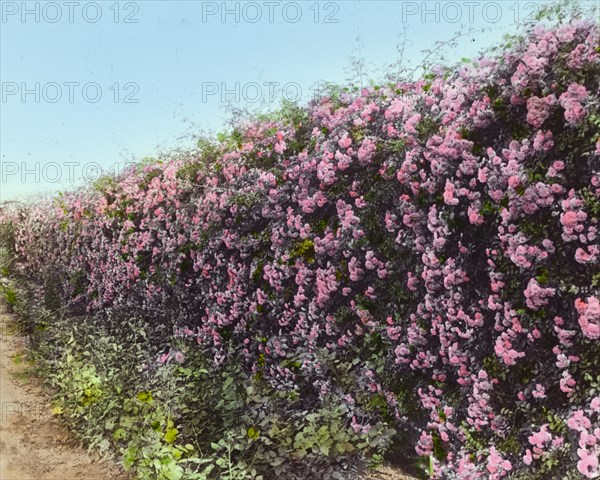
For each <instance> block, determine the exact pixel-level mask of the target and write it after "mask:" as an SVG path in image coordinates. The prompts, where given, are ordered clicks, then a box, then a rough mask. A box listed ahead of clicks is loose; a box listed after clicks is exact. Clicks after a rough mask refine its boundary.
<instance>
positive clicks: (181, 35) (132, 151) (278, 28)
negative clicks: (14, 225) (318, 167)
mask: <svg viewBox="0 0 600 480" xmlns="http://www.w3.org/2000/svg"><path fill="white" fill-rule="evenodd" d="M75 4H76V5H75ZM23 7H25V8H23ZM536 9H537V7H536V5H535V4H534V3H533V2H526V1H525V2H524V1H521V2H518V1H498V2H488V1H472V2H467V1H464V2H463V1H456V2H453V1H449V2H447V1H439V2H437V1H428V2H424V1H404V2H401V1H364V2H360V1H336V2H328V1H321V2H316V1H312V0H310V1H305V2H286V1H272V2H263V1H257V2H221V1H219V2H202V1H156V0H153V1H137V2H115V1H106V2H104V1H100V2H86V1H79V2H73V3H71V4H69V2H61V1H57V2H21V1H18V2H7V1H2V2H1V12H0V13H1V18H0V80H1V82H2V92H1V93H2V96H1V98H0V109H1V112H0V125H1V127H0V162H1V164H0V177H1V178H0V201H4V200H12V199H24V198H28V197H32V196H39V195H47V194H50V193H53V192H57V191H59V190H68V189H72V188H75V187H76V186H77V185H80V184H81V182H82V181H84V179H88V180H90V179H93V178H94V177H95V176H96V175H97V174H98V170H99V169H101V170H102V171H104V172H110V171H115V170H119V169H120V168H122V166H123V165H125V164H126V163H127V162H129V161H133V160H136V159H138V160H139V159H141V158H143V157H145V156H154V155H156V154H157V152H159V151H163V152H164V151H168V150H169V149H172V148H176V147H183V148H186V147H191V146H193V140H192V138H191V135H193V134H194V133H197V132H199V131H200V130H204V131H206V132H217V131H220V130H222V129H223V128H224V125H225V121H226V119H227V114H226V112H225V109H224V107H225V104H226V103H227V102H231V103H233V104H234V106H237V107H242V108H243V107H251V108H261V109H263V110H265V109H268V108H269V107H272V108H274V107H276V106H277V104H278V103H279V102H280V100H281V98H282V97H286V98H294V97H295V96H297V95H299V94H301V95H302V100H303V101H306V100H308V99H309V98H310V97H311V95H313V94H314V92H312V91H311V86H312V87H314V86H315V85H316V84H317V82H319V81H330V82H334V83H337V84H342V83H344V80H345V79H346V78H348V66H349V63H350V61H349V58H350V57H351V56H355V57H356V56H358V55H360V56H361V57H362V58H364V60H365V61H366V62H367V64H368V65H370V66H371V67H379V68H380V67H382V66H384V65H387V64H390V63H393V62H394V61H396V60H397V59H398V58H399V54H398V50H397V47H398V45H399V43H400V42H401V41H402V38H403V34H405V36H406V48H405V54H404V57H405V59H406V60H407V61H410V62H412V63H413V64H416V63H418V62H419V61H420V60H421V59H422V58H423V53H422V51H423V50H425V49H428V48H432V47H433V46H434V45H435V42H436V41H444V40H448V39H449V38H451V37H452V36H453V35H454V34H455V33H456V32H457V31H460V30H462V31H466V30H467V29H469V28H471V27H472V28H477V29H481V28H485V29H486V31H485V32H484V33H481V32H480V33H475V34H473V35H468V36H465V37H464V38H463V39H462V40H461V43H460V47H459V48H453V49H449V50H445V51H444V55H443V56H444V59H445V61H448V62H452V61H457V60H459V59H460V58H461V57H473V56H476V54H477V52H478V50H480V49H482V48H485V47H487V46H489V45H492V44H493V43H495V42H496V41H498V40H499V39H500V38H501V37H502V35H503V34H504V33H505V32H513V31H515V29H516V26H515V22H523V21H527V18H528V15H529V14H531V13H534V12H535V10H536ZM357 37H358V38H360V40H357ZM359 47H360V48H359ZM277 84H278V85H277ZM282 86H286V92H285V93H283V92H281V91H280V88H281V87H282ZM257 98H262V99H263V100H264V101H263V102H262V103H261V101H255V100H256V99H257Z"/></svg>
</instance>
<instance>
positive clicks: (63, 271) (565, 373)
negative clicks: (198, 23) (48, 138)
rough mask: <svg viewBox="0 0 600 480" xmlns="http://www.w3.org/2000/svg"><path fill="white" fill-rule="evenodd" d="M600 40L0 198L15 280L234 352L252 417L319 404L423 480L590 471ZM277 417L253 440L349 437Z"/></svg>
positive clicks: (260, 125)
mask: <svg viewBox="0 0 600 480" xmlns="http://www.w3.org/2000/svg"><path fill="white" fill-rule="evenodd" d="M598 45H599V28H598V26H597V25H595V24H592V23H587V22H584V21H572V22H570V23H569V24H566V25H560V26H558V27H553V28H546V27H543V26H538V27H536V28H535V29H532V31H530V32H529V33H528V34H527V35H526V36H524V37H523V38H521V39H520V40H519V41H518V42H516V44H515V45H514V46H512V47H510V48H508V49H507V50H505V51H504V52H503V54H502V55H501V56H499V57H494V58H481V59H479V60H478V61H476V62H473V63H470V64H468V65H466V66H464V67H462V68H461V69H459V70H458V71H450V70H449V69H438V70H437V71H436V73H431V74H427V75H426V76H425V77H424V78H423V79H421V80H418V81H414V82H402V83H399V84H396V85H392V86H385V87H369V88H365V89H362V90H361V91H360V92H359V94H357V95H350V94H343V95H341V96H339V97H337V98H334V97H326V98H323V99H321V100H320V101H318V102H315V103H314V104H312V105H310V107H309V108H307V109H300V108H292V109H290V110H289V111H287V112H284V113H286V114H284V115H282V117H281V118H280V119H278V120H272V121H266V120H265V121H258V122H254V123H250V124H247V125H245V126H244V127H243V128H240V129H239V130H236V131H235V132H234V133H233V134H232V135H230V136H229V137H227V138H223V139H222V140H223V141H221V142H219V143H210V142H203V143H202V144H201V145H200V150H199V152H198V154H197V155H195V156H194V157H193V158H189V159H180V158H175V159H171V160H168V161H164V162H155V163H151V164H146V165H141V166H139V167H138V168H136V169H132V170H130V171H128V172H127V173H126V174H124V175H122V176H120V177H118V178H116V179H105V180H104V181H103V182H100V183H98V184H96V185H95V187H94V188H89V189H85V190H83V191H78V192H73V193H68V194H65V195H62V196H60V197H58V198H54V199H52V200H48V201H46V202H40V203H37V204H35V205H31V206H29V207H27V208H26V209H24V210H21V211H20V212H19V215H20V218H12V217H11V218H8V217H9V215H8V214H5V217H6V218H5V221H6V220H9V219H10V220H11V221H12V223H13V224H14V226H15V227H14V228H15V242H16V251H17V253H18V258H19V261H20V268H21V270H20V272H21V275H22V276H23V277H26V278H27V279H28V280H29V281H30V282H34V284H35V285H37V286H38V288H40V289H41V292H43V293H44V294H49V293H51V294H52V296H53V298H56V302H57V306H58V307H60V308H62V309H63V310H64V311H67V312H69V313H70V314H71V315H81V314H86V313H87V314H93V315H96V316H99V317H98V318H102V315H104V314H106V312H113V313H118V315H119V316H121V317H126V316H132V317H141V318H143V319H145V321H146V322H147V324H148V325H150V326H151V327H152V326H159V325H160V326H164V325H167V326H168V327H169V328H171V327H172V329H173V338H174V339H175V338H176V339H179V341H181V339H184V340H186V341H187V342H188V348H190V349H192V346H191V345H194V344H195V345H197V348H198V349H200V350H201V351H203V352H205V353H206V355H207V356H208V357H207V358H209V359H210V362H209V363H210V364H211V365H212V367H211V368H213V369H215V371H216V372H218V371H225V370H227V369H229V368H231V367H232V366H233V365H235V366H237V367H239V374H238V377H236V378H238V379H239V381H240V382H241V385H242V387H243V388H242V389H241V390H240V391H241V392H242V394H241V395H242V396H243V397H244V399H245V400H244V402H246V404H248V405H250V404H252V402H251V400H250V398H251V397H252V396H253V395H254V393H253V392H256V391H258V390H260V392H261V395H262V398H264V399H270V400H269V401H265V402H263V403H260V404H257V405H254V406H253V407H252V408H250V407H249V408H250V413H249V415H254V419H255V420H256V422H257V423H256V424H257V425H258V423H259V422H260V421H261V419H265V418H269V416H271V417H272V416H277V418H279V419H282V420H283V419H296V420H298V419H301V418H304V417H305V416H306V415H307V412H324V411H335V412H336V413H335V415H334V416H331V415H329V416H328V415H321V413H319V415H317V416H315V417H313V420H314V421H315V422H317V423H319V422H321V423H319V424H320V425H325V424H326V422H331V421H332V418H334V419H336V420H335V421H336V422H337V421H338V419H339V425H338V424H337V423H336V425H337V426H336V427H335V429H336V430H335V431H336V432H337V431H342V430H343V428H346V429H347V430H348V431H349V432H350V433H352V434H356V435H357V436H358V437H357V438H361V439H363V440H364V439H366V443H363V444H362V445H361V446H359V447H358V449H359V450H360V449H362V450H364V451H365V452H367V453H369V452H370V453H373V452H374V451H383V450H392V451H396V452H401V453H403V454H404V455H406V456H411V452H413V451H414V452H415V453H414V454H415V455H417V456H420V457H421V458H423V459H424V462H423V465H424V466H426V468H427V469H428V470H429V471H430V473H431V475H433V476H434V477H435V478H461V479H478V478H487V479H500V478H505V477H511V476H512V477H514V478H538V477H539V478H542V477H543V476H545V475H547V474H548V473H549V472H552V474H553V477H552V478H571V477H572V478H576V476H577V475H583V476H584V477H587V478H595V477H597V476H598V475H600V467H599V465H598V453H599V447H598V445H600V424H599V405H600V397H599V395H600V375H598V358H600V348H599V343H598V340H599V338H600V306H599V305H600V304H599V298H600V268H599V254H600V251H599V245H598V238H599V237H598V219H599V218H600V136H599V131H600V114H599V107H600V84H599V80H600V48H599V47H598ZM186 361H187V359H186V358H185V355H184V354H183V353H182V352H181V351H179V350H178V351H172V352H169V351H166V352H164V354H163V355H162V356H160V357H157V358H155V364H156V365H162V364H167V363H169V362H176V363H181V364H182V365H185V363H186ZM327 409H331V410H327ZM238 413H239V412H238ZM292 424H293V422H292ZM273 425H274V424H273ZM273 425H271V427H269V429H267V430H264V429H263V430H262V431H260V433H259V428H258V427H256V429H255V430H252V432H250V431H249V433H248V436H249V437H250V438H251V439H252V440H253V441H255V442H257V444H260V445H261V448H264V449H266V450H267V451H268V450H272V451H274V452H275V451H276V452H277V454H276V456H277V458H278V459H279V457H282V458H283V459H284V460H285V461H286V462H296V465H300V464H303V463H302V462H304V460H303V459H304V458H305V456H306V454H307V452H309V451H311V449H312V452H313V454H314V455H313V456H312V457H311V460H310V461H311V462H317V461H325V462H327V461H330V462H333V461H334V460H335V458H336V455H338V454H341V453H348V452H351V451H352V450H354V448H355V446H354V445H353V444H352V443H348V442H346V440H344V441H343V442H337V440H335V439H336V437H335V434H334V436H333V437H332V440H331V441H330V443H325V444H324V445H325V447H323V448H322V447H321V446H319V445H323V444H319V443H315V442H317V441H316V440H315V441H314V442H312V441H311V442H312V443H311V442H308V445H309V446H308V447H306V448H305V447H298V448H296V447H294V448H295V449H294V448H292V446H291V445H286V444H285V442H284V441H280V437H278V436H277V435H278V433H277V432H278V431H277V429H276V428H275V427H274V426H273ZM327 425H329V424H327ZM252 428H254V427H252ZM294 428H296V427H294ZM317 428H318V425H317ZM327 428H329V427H327ZM331 428H333V427H331ZM369 432H371V433H370V434H369ZM296 433H297V431H296ZM303 438H306V437H303ZM311 438H312V437H311ZM340 438H342V437H340ZM344 438H345V437H344ZM336 442H337V443H336ZM330 447H331V448H330ZM298 452H300V453H298ZM273 456H275V453H274V454H273ZM305 463H306V462H305ZM260 468H262V469H263V471H265V472H279V473H281V472H282V471H284V470H281V469H282V468H285V465H284V466H283V467H282V466H281V463H277V462H274V463H272V464H270V465H267V464H264V465H262V466H260ZM278 468H279V469H280V470H277V469H278ZM285 472H286V473H285V475H287V476H286V477H285V478H295V477H294V476H293V475H294V472H297V474H298V475H301V474H300V472H301V470H300V467H295V469H293V470H288V471H285ZM332 475H333V474H332ZM298 478H304V477H301V476H299V477H298ZM332 478H339V477H332Z"/></svg>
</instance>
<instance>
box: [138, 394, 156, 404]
mask: <svg viewBox="0 0 600 480" xmlns="http://www.w3.org/2000/svg"><path fill="white" fill-rule="evenodd" d="M137 399H138V400H139V401H140V402H144V403H150V402H151V401H152V394H151V393H150V392H140V393H138V394H137Z"/></svg>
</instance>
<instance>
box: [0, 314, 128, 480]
mask: <svg viewBox="0 0 600 480" xmlns="http://www.w3.org/2000/svg"><path fill="white" fill-rule="evenodd" d="M25 342H26V341H25V339H24V338H23V337H22V336H19V335H18V334H15V328H14V323H13V319H12V316H11V315H9V314H7V313H5V310H4V306H2V305H1V304H0V406H1V408H2V410H1V418H0V479H2V480H83V479H85V480H126V479H127V476H126V475H124V473H123V472H122V471H121V470H120V469H119V468H118V467H117V466H116V465H115V464H112V463H110V462H108V461H100V460H99V459H97V458H94V457H93V456H91V455H89V454H88V453H87V451H86V450H84V449H81V448H78V447H77V445H76V442H75V441H74V440H73V436H72V435H71V434H70V433H69V432H68V431H67V430H66V428H65V427H64V426H63V425H61V423H60V421H59V420H58V419H57V418H56V417H54V416H53V415H52V411H51V408H50V402H49V399H48V398H47V397H46V396H44V393H43V390H42V389H40V388H39V386H36V385H35V384H34V382H33V381H32V379H31V378H30V376H29V375H28V374H27V372H28V367H29V365H28V364H27V361H26V359H25V355H26V353H25V347H26V343H25Z"/></svg>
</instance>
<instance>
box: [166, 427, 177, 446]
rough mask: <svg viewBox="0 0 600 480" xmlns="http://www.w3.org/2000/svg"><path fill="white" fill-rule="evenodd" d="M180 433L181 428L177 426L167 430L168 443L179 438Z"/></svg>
mask: <svg viewBox="0 0 600 480" xmlns="http://www.w3.org/2000/svg"><path fill="white" fill-rule="evenodd" d="M178 433H179V430H177V429H176V428H169V429H167V431H166V433H165V441H166V442H167V443H173V442H174V441H175V440H176V439H177V434H178Z"/></svg>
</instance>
